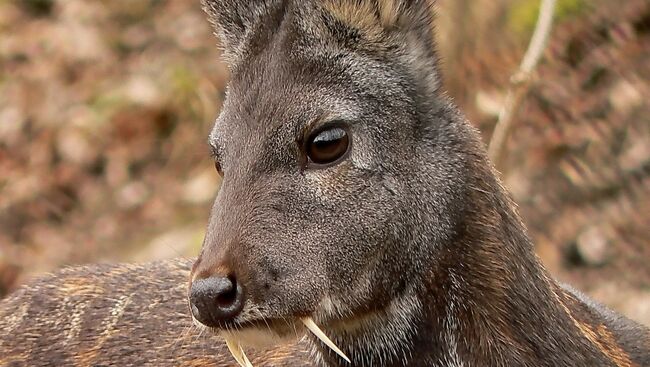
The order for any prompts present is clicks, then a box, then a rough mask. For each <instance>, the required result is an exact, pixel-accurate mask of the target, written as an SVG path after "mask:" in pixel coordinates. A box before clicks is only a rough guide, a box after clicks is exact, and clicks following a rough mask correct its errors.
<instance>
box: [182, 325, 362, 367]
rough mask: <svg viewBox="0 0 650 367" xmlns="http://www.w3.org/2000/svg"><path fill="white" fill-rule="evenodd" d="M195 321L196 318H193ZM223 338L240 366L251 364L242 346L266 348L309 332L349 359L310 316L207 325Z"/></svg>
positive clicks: (342, 356) (245, 366) (250, 365)
mask: <svg viewBox="0 0 650 367" xmlns="http://www.w3.org/2000/svg"><path fill="white" fill-rule="evenodd" d="M195 322H196V320H195ZM210 329H211V330H212V331H214V332H216V333H217V334H219V335H220V336H221V337H223V338H224V340H225V342H226V345H227V346H228V350H230V353H231V354H232V356H233V358H235V360H236V361H237V363H239V365H240V366H242V367H252V366H253V365H252V363H251V362H250V360H249V359H248V357H247V356H246V352H245V348H247V347H254V348H265V347H269V346H274V345H277V344H281V343H283V342H288V341H291V340H295V339H299V338H301V337H302V336H304V335H305V333H306V332H307V331H308V332H311V333H312V334H313V335H314V336H315V337H316V338H317V339H319V340H320V341H321V342H322V343H323V344H325V345H326V346H327V347H328V348H330V349H331V350H332V351H333V352H335V353H336V354H338V355H339V356H341V358H343V359H344V360H346V361H347V362H350V359H349V358H348V357H347V356H346V355H345V353H343V351H341V349H340V348H339V347H338V346H337V345H336V344H334V342H333V341H332V340H331V339H330V338H329V337H328V336H327V335H326V334H325V332H324V331H323V330H322V329H321V328H320V327H319V326H318V325H317V324H316V322H315V321H314V320H313V319H312V318H311V317H298V318H292V319H258V320H250V321H245V322H240V323H232V324H230V325H223V327H218V328H210Z"/></svg>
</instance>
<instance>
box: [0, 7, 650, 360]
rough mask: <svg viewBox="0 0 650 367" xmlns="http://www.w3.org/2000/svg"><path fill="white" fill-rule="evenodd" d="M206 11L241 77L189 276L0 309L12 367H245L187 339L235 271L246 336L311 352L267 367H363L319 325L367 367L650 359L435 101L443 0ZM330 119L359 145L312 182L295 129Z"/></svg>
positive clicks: (239, 322)
mask: <svg viewBox="0 0 650 367" xmlns="http://www.w3.org/2000/svg"><path fill="white" fill-rule="evenodd" d="M204 3H205V8H206V10H207V11H208V12H209V14H210V18H211V19H212V20H213V22H214V23H215V26H216V29H217V33H218V34H219V35H220V36H221V37H222V38H223V40H224V45H225V47H226V51H227V53H228V54H229V55H230V56H231V58H230V66H231V68H232V70H233V74H232V78H233V79H232V81H231V84H230V87H229V94H228V98H227V99H226V102H225V104H224V108H223V112H222V114H221V116H220V118H219V120H218V122H217V123H216V125H215V128H214V130H213V132H212V134H211V136H210V144H211V145H212V146H213V150H214V152H215V155H216V156H217V159H219V163H220V166H221V167H222V170H223V172H224V181H223V184H222V186H221V190H220V192H219V194H218V196H217V198H216V202H215V205H214V208H213V211H212V213H211V217H210V223H209V226H208V231H207V235H206V238H205V241H204V244H203V249H202V251H201V255H200V257H199V259H197V261H196V262H195V263H194V266H193V268H192V271H191V273H192V275H191V276H190V270H189V268H190V266H189V261H183V260H176V261H164V262H157V263H151V264H143V265H116V266H96V267H86V268H76V269H72V270H66V271H63V272H61V273H58V274H55V275H53V276H50V277H46V278H43V279H40V280H38V281H37V282H36V283H34V284H32V285H30V286H27V287H24V288H23V289H22V290H20V291H19V292H18V293H16V294H15V295H13V296H12V297H10V298H9V299H8V300H6V301H5V302H3V303H2V305H1V306H0V333H1V334H0V335H1V336H2V338H1V339H0V361H2V362H0V365H2V364H3V363H4V364H7V365H9V363H13V364H15V365H25V366H27V365H30V366H31V365H37V366H38V365H75V364H76V365H78V366H90V365H151V366H171V365H183V364H186V365H198V364H205V365H208V366H209V365H212V366H218V367H221V366H226V365H234V361H233V359H232V358H231V357H230V356H229V355H228V353H227V352H226V351H225V348H224V345H223V342H222V340H221V339H220V338H219V337H218V336H216V335H213V334H218V333H220V332H223V331H224V330H223V329H222V328H221V327H220V326H219V327H214V328H212V329H205V330H204V332H205V333H206V334H208V333H209V335H204V336H203V337H201V336H198V335H196V332H195V330H194V329H193V328H192V327H191V326H190V325H191V321H190V318H189V315H190V312H189V310H188V307H187V301H186V294H187V289H186V285H185V284H186V281H187V279H188V278H191V279H192V281H194V280H195V279H196V278H197V277H200V278H206V277H209V276H225V275H229V276H230V275H231V274H232V276H233V278H235V277H236V279H237V282H238V285H240V286H241V287H240V288H241V289H244V291H243V294H244V295H245V303H244V304H243V306H242V310H241V312H239V313H237V314H236V315H234V316H232V320H229V322H231V325H232V327H233V328H234V329H235V330H232V329H231V330H229V332H230V333H231V335H236V336H241V334H240V332H241V331H242V330H243V329H246V330H248V331H250V332H253V333H258V334H259V335H263V336H264V337H267V338H268V339H269V340H272V341H275V340H276V339H275V338H276V337H278V336H283V337H286V338H290V337H295V338H296V339H299V341H294V342H292V343H289V344H283V345H280V346H277V347H276V348H272V349H269V350H260V351H258V352H254V351H252V350H250V351H248V350H247V352H249V353H250V358H251V360H252V361H253V362H254V363H255V364H256V365H258V366H301V365H324V366H331V367H334V366H347V365H348V364H347V363H346V362H344V361H343V360H342V359H341V358H340V357H338V356H337V355H335V354H334V353H333V352H331V351H330V350H329V349H327V348H326V347H325V346H324V345H323V344H322V343H321V342H320V341H318V340H317V339H315V338H313V337H306V338H303V337H302V336H303V335H304V331H305V330H304V329H303V328H300V327H299V326H298V323H297V319H298V318H299V317H303V316H306V315H308V316H311V317H313V318H314V319H315V321H316V322H317V323H318V324H320V325H321V326H322V328H323V329H324V330H325V332H326V333H327V334H328V335H329V336H330V337H331V338H332V339H333V340H334V341H335V342H336V343H337V344H338V345H339V347H340V348H341V349H342V350H343V351H344V352H345V353H346V354H347V355H348V356H349V357H350V358H351V360H352V365H353V366H373V367H375V366H386V367H388V366H404V365H409V366H429V367H443V366H444V367H459V366H497V367H498V366H522V367H523V366H530V367H532V366H535V367H538V366H544V367H569V366H613V367H617V366H639V367H640V366H644V365H648V364H649V363H650V352H649V346H648V341H649V340H650V332H649V331H648V330H647V329H646V328H644V327H642V326H640V325H638V324H635V323H634V322H632V321H630V320H627V319H626V318H624V317H623V316H620V315H616V314H614V313H612V312H611V311H609V310H607V309H605V308H603V307H602V306H599V305H597V304H595V303H594V302H593V301H590V300H589V299H587V298H586V297H584V296H582V295H581V294H580V293H578V292H576V291H573V290H570V289H569V288H567V287H562V286H560V285H559V284H558V283H556V282H555V281H554V280H553V279H552V278H551V277H550V276H549V274H548V273H547V271H546V270H545V269H544V267H543V266H542V264H541V263H540V261H539V259H538V258H537V256H536V255H535V254H534V251H533V246H532V244H531V242H530V239H529V238H528V235H527V231H526V229H525V227H524V225H523V223H522V221H521V219H520V217H519V215H518V213H517V210H516V206H515V205H514V203H513V202H512V201H511V200H510V198H509V196H508V194H507V192H506V190H505V189H504V188H503V186H502V184H501V182H500V181H499V179H498V175H497V174H496V172H495V171H494V169H493V168H492V167H491V165H490V164H489V162H488V160H487V157H486V154H485V150H484V148H483V145H482V143H481V140H480V138H479V136H478V134H477V132H476V131H475V129H474V128H472V127H471V125H470V124H469V123H468V122H467V121H466V120H465V119H464V118H463V116H462V115H461V114H460V113H459V112H458V110H457V108H456V107H455V106H454V105H453V104H452V103H451V102H450V101H449V100H448V99H447V98H446V97H445V95H444V93H443V92H441V91H440V90H439V76H438V73H437V66H436V58H435V54H434V52H433V51H432V50H431V45H432V43H433V34H432V27H431V20H432V16H431V14H430V2H429V1H425V0H411V1H400V2H398V1H397V0H396V1H394V2H391V1H374V0H338V1H333V0H332V1H327V2H326V3H325V4H326V5H325V6H323V4H324V3H323V2H321V1H315V0H314V1H291V0H285V1H281V0H255V1H250V2H241V1H236V0H205V1H204ZM360 34H361V36H360ZM369 45H370V46H369ZM351 111H352V112H351ZM323 116H327V117H329V118H335V119H336V120H335V121H332V122H338V123H344V124H345V126H346V128H347V129H348V131H349V134H350V135H351V136H352V139H353V140H352V141H353V144H352V148H351V150H350V152H349V155H348V156H345V157H344V159H342V160H340V161H337V163H336V164H333V165H331V166H327V167H320V168H318V169H315V168H314V167H310V166H309V165H307V164H305V162H306V159H305V157H304V156H303V155H301V154H302V151H301V149H302V145H301V144H300V142H301V139H303V138H304V137H296V135H297V134H296V132H309V131H311V129H313V126H312V124H313V121H317V123H318V124H322V123H323V122H330V121H322V119H323ZM319 119H321V120H319ZM298 135H300V134H298ZM208 305H211V304H208ZM274 320H276V321H277V320H280V322H275V323H274ZM255 322H257V323H255ZM264 322H269V324H267V325H268V327H266V328H265V327H264V326H261V327H260V326H251V325H264ZM293 327H296V328H295V329H294V328H293ZM10 361H11V362H10Z"/></svg>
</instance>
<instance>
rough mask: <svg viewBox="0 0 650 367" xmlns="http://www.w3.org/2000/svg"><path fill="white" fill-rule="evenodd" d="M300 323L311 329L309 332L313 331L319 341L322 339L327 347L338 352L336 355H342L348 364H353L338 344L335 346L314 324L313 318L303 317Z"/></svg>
mask: <svg viewBox="0 0 650 367" xmlns="http://www.w3.org/2000/svg"><path fill="white" fill-rule="evenodd" d="M300 321H302V323H303V324H305V327H307V329H309V331H311V332H312V333H313V334H314V335H315V336H316V337H317V338H318V339H320V341H322V342H323V343H325V345H327V346H328V347H330V349H332V350H333V351H334V352H336V354H338V355H340V356H341V358H343V359H345V360H346V361H347V362H348V363H351V362H350V358H348V356H346V355H345V353H343V352H342V351H341V350H340V349H339V348H338V347H337V346H336V344H334V342H332V340H330V338H328V337H327V335H325V333H324V332H323V330H321V329H320V328H319V327H318V325H316V323H315V322H314V320H313V319H312V318H311V317H303V318H301V319H300Z"/></svg>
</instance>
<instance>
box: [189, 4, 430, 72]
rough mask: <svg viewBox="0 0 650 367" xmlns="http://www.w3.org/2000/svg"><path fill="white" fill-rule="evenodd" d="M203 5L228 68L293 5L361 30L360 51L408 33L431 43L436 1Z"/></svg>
mask: <svg viewBox="0 0 650 367" xmlns="http://www.w3.org/2000/svg"><path fill="white" fill-rule="evenodd" d="M202 3H203V8H204V10H205V11H206V12H207V13H208V15H209V19H210V21H211V22H212V23H213V25H214V27H215V31H216V34H217V36H218V37H219V39H220V40H221V43H222V46H223V49H224V57H225V59H226V61H228V62H229V63H231V64H233V63H235V62H236V61H237V60H239V59H241V58H244V57H245V56H246V54H247V52H249V51H250V48H251V46H252V44H254V43H255V42H256V39H257V41H258V42H259V38H260V37H269V34H268V33H273V31H274V29H272V26H273V25H272V24H269V21H270V23H273V19H272V18H273V17H272V15H276V18H281V17H282V16H281V14H278V13H280V12H286V11H288V9H289V8H290V7H292V6H293V7H303V8H305V9H307V8H309V9H317V10H321V11H322V12H324V13H321V14H322V15H325V16H329V17H330V18H331V19H335V20H336V21H337V22H339V23H340V24H341V25H342V26H345V27H348V28H350V29H353V30H355V31H357V32H359V33H360V34H361V38H360V39H359V42H360V43H361V44H360V45H359V46H360V48H367V47H364V46H369V48H374V49H376V48H377V47H376V46H381V45H382V44H383V43H386V42H389V39H390V37H389V36H395V35H400V34H401V35H405V34H409V33H410V34H415V35H416V36H417V38H419V39H420V41H422V45H428V46H429V47H432V45H433V26H432V23H433V8H434V4H435V0H295V1H294V0H247V1H241V0H202ZM302 14H303V15H305V14H312V15H313V14H318V13H317V12H310V11H306V12H302ZM301 21H302V22H308V21H309V20H308V19H301ZM275 22H276V24H277V19H275ZM277 25H279V24H277ZM328 36H330V35H326V34H323V35H322V37H323V38H325V37H328ZM392 39H393V40H394V38H392ZM262 43H264V42H262ZM364 43H365V44H364ZM371 45H372V46H374V47H372V46H371Z"/></svg>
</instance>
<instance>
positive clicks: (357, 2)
mask: <svg viewBox="0 0 650 367" xmlns="http://www.w3.org/2000/svg"><path fill="white" fill-rule="evenodd" d="M433 6H434V0H326V1H325V3H324V7H325V10H327V11H328V12H329V13H330V14H331V15H332V16H334V17H335V18H336V19H338V20H339V21H341V22H342V23H343V24H345V25H347V26H349V27H352V28H355V29H358V30H360V31H361V32H363V33H364V34H366V35H371V36H372V35H374V36H377V35H380V34H382V33H385V32H386V31H389V30H391V29H401V28H408V27H409V26H410V25H411V24H412V23H414V22H417V23H421V22H426V23H427V25H430V23H431V22H432V18H433V16H432V14H433ZM421 25H422V24H418V26H421ZM371 38H374V37H371Z"/></svg>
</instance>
